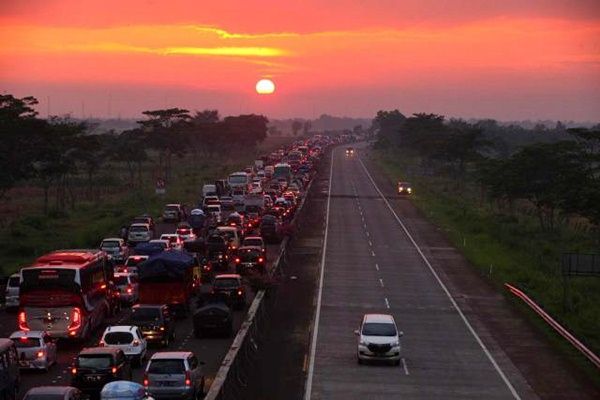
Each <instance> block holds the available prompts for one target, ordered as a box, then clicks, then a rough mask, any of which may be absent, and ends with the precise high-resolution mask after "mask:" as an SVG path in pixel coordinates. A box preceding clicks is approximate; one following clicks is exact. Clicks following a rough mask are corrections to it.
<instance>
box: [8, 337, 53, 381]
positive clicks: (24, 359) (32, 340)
mask: <svg viewBox="0 0 600 400" xmlns="http://www.w3.org/2000/svg"><path fill="white" fill-rule="evenodd" d="M10 340H12V341H13V342H14V343H15V346H16V348H17V353H18V354H19V367H20V368H32V369H43V370H45V371H48V369H49V368H50V367H51V366H52V365H53V364H56V361H57V358H56V340H54V339H52V338H51V337H50V335H48V333H46V332H43V331H16V332H13V334H12V335H10Z"/></svg>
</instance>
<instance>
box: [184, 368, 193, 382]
mask: <svg viewBox="0 0 600 400" xmlns="http://www.w3.org/2000/svg"><path fill="white" fill-rule="evenodd" d="M185 386H192V376H191V374H190V371H185Z"/></svg>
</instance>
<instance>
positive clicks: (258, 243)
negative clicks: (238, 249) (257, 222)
mask: <svg viewBox="0 0 600 400" xmlns="http://www.w3.org/2000/svg"><path fill="white" fill-rule="evenodd" d="M242 246H244V247H245V246H253V247H259V248H260V249H261V251H262V253H263V254H267V246H266V244H265V241H264V239H263V238H262V237H260V236H246V237H245V238H244V241H243V242H242Z"/></svg>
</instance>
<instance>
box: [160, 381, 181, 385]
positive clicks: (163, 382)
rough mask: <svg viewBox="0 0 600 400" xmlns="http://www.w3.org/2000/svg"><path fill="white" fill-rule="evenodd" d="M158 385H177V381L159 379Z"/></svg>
mask: <svg viewBox="0 0 600 400" xmlns="http://www.w3.org/2000/svg"><path fill="white" fill-rule="evenodd" d="M157 383H158V386H175V384H176V383H177V382H170V381H159V382H157Z"/></svg>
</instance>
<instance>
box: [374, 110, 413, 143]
mask: <svg viewBox="0 0 600 400" xmlns="http://www.w3.org/2000/svg"><path fill="white" fill-rule="evenodd" d="M405 120H406V117H405V116H404V115H403V114H402V113H401V112H400V111H398V110H393V111H378V112H377V115H376V116H375V118H374V119H373V122H372V126H373V127H374V129H375V130H376V131H377V132H378V133H379V136H380V138H381V139H383V140H384V141H387V142H389V143H393V144H396V145H398V144H400V142H401V138H400V135H399V132H400V128H401V127H402V125H403V124H404V122H405Z"/></svg>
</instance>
